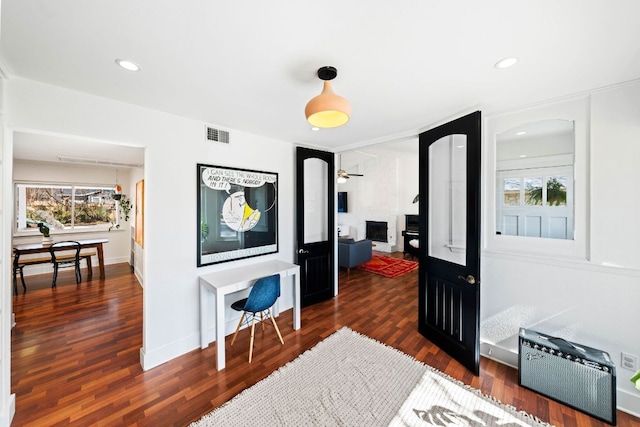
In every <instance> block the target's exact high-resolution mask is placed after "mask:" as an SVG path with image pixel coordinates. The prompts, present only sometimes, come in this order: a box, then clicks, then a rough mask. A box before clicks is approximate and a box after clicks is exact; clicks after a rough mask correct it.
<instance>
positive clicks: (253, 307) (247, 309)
mask: <svg viewBox="0 0 640 427" xmlns="http://www.w3.org/2000/svg"><path fill="white" fill-rule="evenodd" d="M279 296H280V275H279V274H274V275H273V276H267V277H263V278H261V279H258V280H257V281H256V283H255V284H254V285H253V287H252V288H251V291H250V292H249V296H248V297H247V298H244V299H241V300H239V301H236V302H234V303H233V304H231V308H232V309H234V310H236V311H241V312H242V316H241V317H240V321H239V322H238V327H237V328H236V332H235V333H234V334H233V339H232V340H231V345H233V343H234V342H235V341H236V337H237V336H238V331H240V327H241V326H242V323H243V322H245V324H246V325H247V327H248V326H249V318H250V320H251V341H250V344H249V363H251V359H252V356H253V338H254V335H255V326H256V324H255V319H256V316H257V315H258V314H259V315H260V323H261V324H262V330H264V321H265V320H267V319H271V323H273V327H274V328H275V330H276V332H277V334H278V338H280V342H281V343H282V344H284V340H283V339H282V335H281V334H280V329H278V324H277V323H276V319H275V318H274V317H273V316H272V314H271V307H272V306H273V304H275V302H276V300H277V299H278V297H279Z"/></svg>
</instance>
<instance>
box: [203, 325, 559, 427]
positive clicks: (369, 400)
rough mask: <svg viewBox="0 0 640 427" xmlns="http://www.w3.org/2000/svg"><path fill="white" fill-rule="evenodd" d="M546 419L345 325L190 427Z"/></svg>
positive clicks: (510, 422)
mask: <svg viewBox="0 0 640 427" xmlns="http://www.w3.org/2000/svg"><path fill="white" fill-rule="evenodd" d="M255 425H264V426H369V427H370V426H454V425H455V426H473V427H478V426H508V427H514V426H546V425H547V424H545V423H542V422H540V421H538V420H536V419H535V418H534V417H533V416H531V415H527V414H525V413H523V412H517V411H515V410H514V409H512V408H511V407H509V406H506V405H503V404H501V403H499V402H497V401H495V400H493V399H491V398H490V397H485V396H483V395H482V394H481V393H480V392H479V391H478V390H475V389H472V388H470V387H468V386H465V385H464V384H462V383H460V382H458V381H457V380H455V379H452V378H451V377H448V376H446V375H445V374H443V373H442V372H440V371H437V370H435V369H434V368H432V367H430V366H428V365H425V364H423V363H421V362H419V361H417V360H415V359H413V358H412V357H410V356H408V355H406V354H404V353H402V352H400V351H398V350H396V349H394V348H391V347H388V346H386V345H384V344H381V343H379V342H378V341H375V340H373V339H371V338H369V337H366V336H364V335H361V334H359V333H357V332H354V331H352V330H351V329H349V328H346V327H345V328H342V329H340V330H339V331H338V332H336V333H334V334H333V335H331V336H330V337H328V338H327V339H325V340H324V341H322V342H320V343H318V344H317V345H316V346H315V347H313V348H312V349H310V350H308V351H306V352H305V353H303V354H302V355H300V356H299V357H298V358H297V359H295V360H293V361H292V362H290V363H288V364H287V365H285V366H283V367H282V368H280V369H278V370H277V371H275V372H274V373H272V374H271V375H269V376H268V377H267V378H265V379H264V380H262V381H260V382H258V383H257V384H255V385H254V386H252V387H250V388H248V389H246V390H244V391H243V392H241V393H240V394H238V395H237V396H235V397H234V398H233V399H231V400H230V401H229V402H227V403H225V404H224V405H222V406H221V407H220V408H218V409H216V410H214V411H213V412H211V413H209V414H207V415H205V416H204V417H203V418H202V419H200V421H197V422H195V423H193V424H191V427H210V426H234V427H235V426H255Z"/></svg>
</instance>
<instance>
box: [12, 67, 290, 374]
mask: <svg viewBox="0 0 640 427" xmlns="http://www.w3.org/2000/svg"><path fill="white" fill-rule="evenodd" d="M6 89H7V90H6V93H5V95H6V97H7V102H8V104H7V105H8V108H7V110H8V113H7V119H6V123H5V125H6V127H7V128H8V129H10V130H14V131H17V130H21V131H38V132H47V133H52V134H58V135H74V136H77V137H88V138H92V139H95V140H100V141H105V142H109V141H112V142H117V143H119V144H124V145H132V146H139V147H146V153H145V170H144V179H145V242H144V243H145V245H144V265H145V268H144V277H143V281H144V289H145V291H144V303H143V306H144V308H143V316H144V317H143V328H144V332H143V343H142V349H141V361H142V364H143V368H144V369H150V368H152V367H154V366H157V365H159V364H161V363H164V362H166V361H168V360H170V359H172V358H174V357H177V356H179V355H181V354H184V353H186V352H188V351H190V350H193V349H195V348H197V347H199V315H198V307H199V305H198V304H199V297H198V276H199V275H201V274H204V273H210V272H214V271H218V270H223V269H228V268H231V267H235V266H239V265H249V264H251V263H255V262H257V261H263V260H265V259H282V260H285V261H289V262H291V261H293V254H294V249H293V236H294V229H293V227H292V226H291V227H289V226H285V225H286V224H293V223H294V215H293V194H294V191H293V175H294V173H293V172H294V154H295V151H294V147H293V146H292V145H291V144H288V143H282V142H279V141H274V140H269V139H267V138H264V137H260V136H256V135H251V134H247V133H243V132H239V131H231V135H230V139H231V143H230V144H229V145H224V144H215V143H211V142H206V141H205V139H204V125H205V124H204V123H202V122H199V121H194V120H190V119H185V118H182V117H177V116H174V115H170V114H165V113H161V112H157V111H152V110H149V109H145V108H141V107H136V106H133V105H129V104H125V103H121V102H116V101H112V100H108V99H105V98H100V97H96V96H92V95H88V94H84V93H81V92H76V91H71V90H67V89H63V88H60V87H55V86H51V85H46V84H42V83H38V82H34V81H29V80H26V79H21V78H15V79H12V80H10V81H9V82H8V84H7V88H6ZM197 163H208V164H214V165H224V166H231V167H242V168H248V169H255V170H264V171H269V172H277V173H279V183H278V184H279V186H278V187H279V192H278V194H279V224H280V228H279V248H280V249H279V253H278V254H274V255H268V256H264V257H259V258H250V259H246V260H241V261H237V262H230V263H224V264H218V265H212V266H207V267H202V268H197V267H196V241H195V238H196V236H197V234H196V230H197V224H196V222H197V216H196V164H197ZM284 285H285V286H288V287H289V288H291V286H292V284H291V283H285V284H284ZM292 301H293V300H292V290H290V291H289V292H286V289H285V292H284V293H283V300H282V302H281V304H280V307H281V310H282V309H287V308H289V307H291V306H292V305H293V304H292ZM214 315H215V313H211V318H210V319H208V322H209V323H210V324H211V327H213V321H214V318H215V317H214ZM3 333H8V331H4V330H3Z"/></svg>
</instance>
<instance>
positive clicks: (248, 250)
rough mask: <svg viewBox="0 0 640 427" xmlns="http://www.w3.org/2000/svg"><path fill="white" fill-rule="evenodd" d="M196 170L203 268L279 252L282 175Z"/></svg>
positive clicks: (201, 167) (200, 166)
mask: <svg viewBox="0 0 640 427" xmlns="http://www.w3.org/2000/svg"><path fill="white" fill-rule="evenodd" d="M197 168H198V240H197V241H198V267H202V266H205V265H210V264H216V263H220V262H227V261H234V260H237V259H241V258H249V257H255V256H260V255H266V254H271V253H275V252H278V174H277V173H274V172H264V171H257V170H250V169H238V168H230V167H226V166H214V165H205V164H200V163H199V164H198V165H197Z"/></svg>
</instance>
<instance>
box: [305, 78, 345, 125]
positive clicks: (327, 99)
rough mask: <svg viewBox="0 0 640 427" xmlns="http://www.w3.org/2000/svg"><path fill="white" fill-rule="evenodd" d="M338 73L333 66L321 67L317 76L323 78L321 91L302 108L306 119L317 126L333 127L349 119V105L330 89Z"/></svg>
mask: <svg viewBox="0 0 640 427" xmlns="http://www.w3.org/2000/svg"><path fill="white" fill-rule="evenodd" d="M337 75H338V72H337V70H336V69H335V68H334V67H328V66H327V67H322V68H320V69H319V70H318V77H319V78H320V79H321V80H324V88H323V89H322V93H321V94H320V95H318V96H316V97H314V98H312V99H311V101H309V102H308V103H307V106H306V107H305V109H304V114H305V116H306V117H307V121H308V122H309V123H310V124H311V125H312V126H316V127H319V128H335V127H338V126H342V125H344V124H345V123H347V122H348V121H349V116H351V105H350V104H349V101H347V100H346V99H344V98H343V97H341V96H339V95H336V94H335V93H334V92H333V89H331V82H330V81H329V80H332V79H334V78H335V77H336V76H337Z"/></svg>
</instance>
